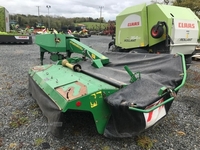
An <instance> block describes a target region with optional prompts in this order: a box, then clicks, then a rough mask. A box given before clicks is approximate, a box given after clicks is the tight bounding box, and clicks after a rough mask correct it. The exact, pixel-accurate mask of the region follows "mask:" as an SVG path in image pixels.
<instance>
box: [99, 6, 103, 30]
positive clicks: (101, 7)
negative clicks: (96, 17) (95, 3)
mask: <svg viewBox="0 0 200 150" xmlns="http://www.w3.org/2000/svg"><path fill="white" fill-rule="evenodd" d="M99 8H100V31H101V20H102V9H103V6H99Z"/></svg>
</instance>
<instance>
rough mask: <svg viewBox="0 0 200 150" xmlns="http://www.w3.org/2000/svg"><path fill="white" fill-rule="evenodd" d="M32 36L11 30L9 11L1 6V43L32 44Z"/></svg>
mask: <svg viewBox="0 0 200 150" xmlns="http://www.w3.org/2000/svg"><path fill="white" fill-rule="evenodd" d="M32 43H33V41H32V36H30V35H28V34H21V33H17V32H11V31H10V21H9V12H8V10H7V9H6V8H5V7H2V6H0V44H32Z"/></svg>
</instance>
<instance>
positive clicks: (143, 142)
mask: <svg viewBox="0 0 200 150" xmlns="http://www.w3.org/2000/svg"><path fill="white" fill-rule="evenodd" d="M136 143H137V145H138V146H140V147H141V148H143V149H145V150H149V149H151V148H152V147H153V140H151V139H150V138H149V137H147V136H145V135H142V136H137V137H136Z"/></svg>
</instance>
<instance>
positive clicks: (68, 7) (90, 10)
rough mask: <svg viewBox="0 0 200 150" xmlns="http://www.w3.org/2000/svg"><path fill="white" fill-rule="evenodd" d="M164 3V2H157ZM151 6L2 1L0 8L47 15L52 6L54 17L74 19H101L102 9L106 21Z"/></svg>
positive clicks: (80, 0)
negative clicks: (125, 11)
mask: <svg viewBox="0 0 200 150" xmlns="http://www.w3.org/2000/svg"><path fill="white" fill-rule="evenodd" d="M157 1H162V0H157ZM143 2H145V3H147V4H150V2H151V0H0V6H3V7H5V8H6V9H7V10H8V11H9V13H10V14H17V13H18V14H26V15H27V14H31V15H38V7H37V6H39V14H40V15H47V14H48V9H47V8H46V6H47V5H49V6H51V8H50V9H49V14H50V15H52V16H63V17H66V18H73V17H92V18H99V17H100V8H99V7H101V6H102V7H103V8H102V17H104V19H105V20H106V21H108V20H115V17H116V15H117V14H119V13H120V12H121V11H122V10H124V9H125V8H126V7H129V6H133V5H136V4H140V3H143Z"/></svg>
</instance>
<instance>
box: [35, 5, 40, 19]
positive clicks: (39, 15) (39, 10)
mask: <svg viewBox="0 0 200 150" xmlns="http://www.w3.org/2000/svg"><path fill="white" fill-rule="evenodd" d="M36 7H37V8H38V17H39V16H40V6H36Z"/></svg>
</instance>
